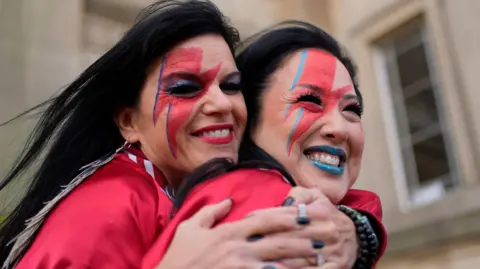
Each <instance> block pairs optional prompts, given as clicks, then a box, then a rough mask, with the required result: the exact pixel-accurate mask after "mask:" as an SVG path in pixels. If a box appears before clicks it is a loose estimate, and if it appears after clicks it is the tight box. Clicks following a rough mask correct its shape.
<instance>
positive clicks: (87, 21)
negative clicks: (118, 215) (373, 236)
mask: <svg viewBox="0 0 480 269" xmlns="http://www.w3.org/2000/svg"><path fill="white" fill-rule="evenodd" d="M151 2H152V1H151V0H69V1H65V0H0V122H4V121H6V120H8V119H10V118H12V117H13V116H15V115H17V114H18V113H20V112H22V111H24V110H25V109H27V108H29V107H32V106H33V105H35V104H37V103H39V102H41V101H43V100H45V99H46V98H47V97H49V96H51V95H52V94H54V93H55V92H56V91H58V90H59V89H61V88H62V87H63V86H64V85H66V84H67V83H68V82H70V81H71V80H72V79H73V78H74V77H75V76H77V75H78V74H79V72H80V71H81V70H82V69H84V68H85V67H87V66H88V65H89V64H90V63H92V61H94V60H95V59H96V58H97V57H98V56H99V55H101V54H102V53H103V52H104V51H105V50H107V49H108V48H109V47H110V46H111V45H112V44H113V43H115V42H116V41H117V40H118V39H119V38H120V37H121V36H122V34H123V33H124V32H125V31H126V30H127V29H128V28H129V26H130V25H131V24H132V22H133V19H134V17H135V14H136V13H138V11H139V10H140V9H141V8H142V7H144V6H146V5H147V4H149V3H151ZM214 2H215V3H216V4H218V6H219V8H220V9H221V10H222V11H223V12H224V13H225V14H226V15H227V16H229V17H230V18H231V20H232V22H233V23H234V24H235V25H236V26H237V27H238V28H239V30H240V31H241V33H242V37H247V36H248V35H250V34H252V33H254V32H256V31H259V30H261V29H263V28H265V27H267V26H270V25H272V24H274V23H275V22H278V21H281V20H286V19H299V20H305V21H309V22H312V23H314V24H316V25H318V26H320V27H322V28H324V29H325V30H327V31H328V32H330V33H331V34H332V35H333V36H335V37H336V38H337V39H338V40H339V41H340V42H341V43H342V44H343V45H344V46H345V47H346V48H347V50H348V52H349V53H350V54H351V56H352V57H353V58H354V59H355V61H356V63H357V65H358V68H359V72H360V76H359V79H360V86H361V91H362V93H363V95H364V99H365V108H366V109H365V116H364V130H365V134H366V148H365V153H364V162H363V168H362V173H361V175H360V178H359V179H358V181H357V184H356V187H358V188H364V189H369V190H372V191H375V192H376V193H378V194H379V195H380V197H381V198H382V201H383V208H384V221H385V224H386V226H387V229H388V232H389V249H388V252H387V254H386V256H385V257H384V258H383V260H382V262H381V263H380V265H379V268H391V269H397V268H398V269H400V268H402V269H403V268H422V269H428V268H441V269H454V268H455V269H457V268H458V269H460V268H462V269H463V268H478V266H479V265H480V225H479V224H478V223H480V186H479V181H480V168H479V167H480V161H479V160H480V121H478V120H475V119H478V118H480V106H479V105H478V104H477V103H478V100H477V98H479V97H478V95H479V94H480V90H479V86H478V81H477V79H478V77H479V75H480V68H479V67H478V64H479V63H480V47H479V46H478V44H479V43H480V30H479V28H480V16H479V15H478V14H480V1H477V0H456V1H453V0H448V1H447V0H216V1H214ZM31 126H32V122H30V121H28V120H27V121H24V120H22V121H19V122H14V123H13V124H11V125H8V126H6V127H2V128H0V147H1V148H2V149H3V150H2V152H1V153H0V174H2V175H4V172H5V168H6V167H7V166H8V165H10V164H11V163H12V162H13V161H14V156H15V154H18V152H19V150H20V149H21V145H22V144H23V143H24V141H25V134H27V133H28V131H29V130H30V128H31ZM20 190H22V185H21V184H20V185H17V186H13V187H12V188H10V189H9V190H8V191H7V192H6V193H2V194H1V195H0V205H9V204H11V203H12V200H11V199H12V198H13V199H14V198H15V196H16V194H17V193H18V191H20ZM7 194H8V195H7ZM2 208H4V206H0V210H1V209H2ZM0 214H1V211H0Z"/></svg>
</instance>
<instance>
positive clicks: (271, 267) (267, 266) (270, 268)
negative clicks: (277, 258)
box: [262, 264, 277, 269]
mask: <svg viewBox="0 0 480 269" xmlns="http://www.w3.org/2000/svg"><path fill="white" fill-rule="evenodd" d="M262 269H277V267H276V266H275V265H270V264H269V265H265V266H263V267H262Z"/></svg>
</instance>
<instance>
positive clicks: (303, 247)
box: [247, 237, 319, 260]
mask: <svg viewBox="0 0 480 269" xmlns="http://www.w3.org/2000/svg"><path fill="white" fill-rule="evenodd" d="M247 244H251V246H252V247H253V250H254V252H253V253H255V255H256V256H257V258H259V259H261V260H279V259H289V258H311V257H316V255H317V251H318V250H319V249H315V248H314V245H313V244H312V241H311V240H309V239H298V238H278V237H266V238H264V239H262V240H259V241H256V242H252V243H247Z"/></svg>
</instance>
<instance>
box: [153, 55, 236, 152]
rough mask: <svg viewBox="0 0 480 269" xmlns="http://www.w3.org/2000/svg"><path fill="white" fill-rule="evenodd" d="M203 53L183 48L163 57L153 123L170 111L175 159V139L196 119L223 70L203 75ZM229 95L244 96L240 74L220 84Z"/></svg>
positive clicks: (168, 128)
mask: <svg viewBox="0 0 480 269" xmlns="http://www.w3.org/2000/svg"><path fill="white" fill-rule="evenodd" d="M202 60H203V50H202V49H201V48H197V47H190V48H179V49H176V50H175V51H172V52H171V53H169V54H168V55H166V56H164V57H162V63H161V66H160V72H159V77H158V89H157V93H156V96H155V103H154V107H153V123H154V125H155V124H156V122H157V119H158V117H159V116H160V113H161V112H162V111H164V110H165V109H166V113H167V115H166V118H167V120H166V126H165V130H166V135H167V141H168V145H169V148H170V152H171V153H172V155H173V156H174V157H175V152H176V141H175V137H176V134H177V132H178V131H179V130H180V128H181V126H183V124H184V123H185V122H187V121H188V119H189V118H191V116H192V112H193V110H194V107H195V104H196V103H197V102H198V101H199V100H200V99H201V98H202V97H203V96H204V95H205V94H206V93H207V91H208V89H209V88H210V86H211V85H212V83H213V82H214V81H215V79H216V78H217V75H218V73H219V72H220V69H221V67H222V63H221V62H220V63H218V64H217V65H215V66H214V67H212V68H210V69H208V70H206V71H204V72H201V69H202ZM219 87H220V89H221V90H222V91H223V92H224V93H225V94H236V93H238V92H240V73H239V72H233V73H230V74H228V75H227V76H225V77H224V78H223V79H222V80H221V82H220V84H219Z"/></svg>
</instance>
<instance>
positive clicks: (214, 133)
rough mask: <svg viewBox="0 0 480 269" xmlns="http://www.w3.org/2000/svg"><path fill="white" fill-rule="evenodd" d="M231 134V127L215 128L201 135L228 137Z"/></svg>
mask: <svg viewBox="0 0 480 269" xmlns="http://www.w3.org/2000/svg"><path fill="white" fill-rule="evenodd" d="M229 134H230V130H229V129H222V130H215V131H208V132H203V133H201V134H200V136H209V137H227V136H228V135H229Z"/></svg>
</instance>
